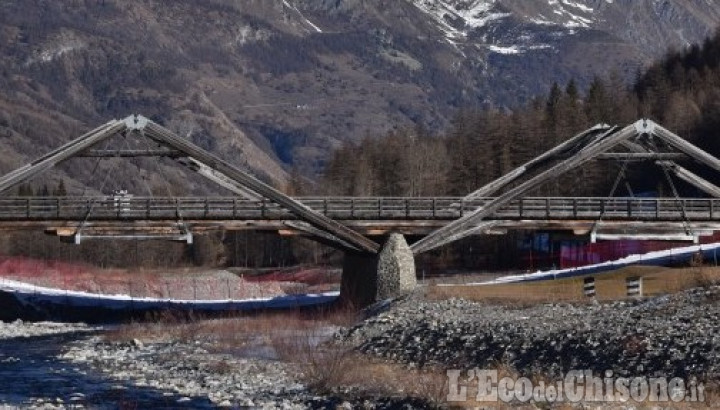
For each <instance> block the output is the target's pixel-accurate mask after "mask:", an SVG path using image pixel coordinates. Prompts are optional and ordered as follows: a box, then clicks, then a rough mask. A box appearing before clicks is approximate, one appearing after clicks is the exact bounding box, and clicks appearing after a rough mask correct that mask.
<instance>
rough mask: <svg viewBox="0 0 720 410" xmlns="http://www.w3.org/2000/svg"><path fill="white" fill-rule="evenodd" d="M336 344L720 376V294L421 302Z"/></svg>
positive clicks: (550, 371)
mask: <svg viewBox="0 0 720 410" xmlns="http://www.w3.org/2000/svg"><path fill="white" fill-rule="evenodd" d="M337 339H338V341H339V342H340V343H346V344H350V345H351V346H353V347H355V348H357V349H358V350H359V351H361V352H364V353H368V354H371V355H375V356H380V357H383V358H387V359H391V360H394V361H399V362H403V363H409V364H411V365H412V366H423V365H426V364H440V365H443V366H448V367H452V368H460V369H470V368H473V367H479V368H496V367H497V365H498V364H500V363H502V364H508V365H510V366H512V367H513V368H515V369H516V370H518V371H519V372H521V373H523V374H529V375H532V374H538V373H543V374H547V375H550V376H558V375H560V374H561V373H564V372H567V371H568V370H571V369H592V370H594V371H605V370H613V371H614V372H615V374H617V375H633V376H637V375H655V374H658V375H660V374H661V375H665V376H671V375H672V376H679V377H688V376H697V377H698V378H700V379H701V380H717V379H718V378H719V377H720V290H719V289H717V288H714V289H710V290H707V289H694V290H690V291H686V292H682V293H679V294H676V295H672V296H662V297H656V298H651V299H646V300H638V301H623V302H612V303H604V304H597V303H595V304H593V303H590V304H579V305H572V304H544V305H538V306H533V307H527V308H519V307H507V306H497V305H488V304H481V303H474V302H468V301H465V300H457V299H455V300H446V301H427V300H422V299H421V298H420V297H419V296H413V297H411V298H409V299H406V300H402V301H398V302H396V303H395V304H393V305H392V306H390V307H389V308H388V309H387V310H385V311H384V312H383V313H380V314H378V315H376V316H373V317H371V318H369V319H367V320H365V321H364V322H362V323H360V324H358V325H356V326H354V327H352V328H349V329H347V330H345V331H343V332H340V333H339V334H338V335H337Z"/></svg>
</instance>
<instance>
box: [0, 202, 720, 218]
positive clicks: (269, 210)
mask: <svg viewBox="0 0 720 410" xmlns="http://www.w3.org/2000/svg"><path fill="white" fill-rule="evenodd" d="M297 199H298V200H300V202H302V203H303V204H304V205H305V206H308V207H310V208H312V209H314V210H316V211H318V212H320V213H322V214H324V215H327V216H328V217H330V218H333V219H338V220H452V219H457V218H459V217H461V216H463V215H466V214H467V213H469V212H472V211H474V210H476V209H478V207H482V206H483V205H484V204H486V203H488V202H489V201H490V200H491V198H479V199H473V200H467V201H463V200H462V198H450V197H438V198H343V197H327V198H309V197H305V198H297ZM86 218H87V219H89V220H167V219H173V220H177V219H193V220H293V219H296V217H295V216H294V215H293V214H292V213H290V212H289V211H287V210H286V209H283V208H282V207H280V206H278V205H276V204H274V203H272V202H270V201H265V200H250V199H244V198H222V197H212V198H143V197H130V198H123V199H122V201H118V200H117V198H115V197H112V196H110V197H95V198H74V197H15V198H0V221H25V220H27V221H36V220H58V221H63V220H83V219H86ZM599 218H602V219H603V220H633V221H638V220H640V221H643V220H647V221H684V220H688V221H720V199H696V198H693V199H672V198H523V199H521V200H516V201H513V202H511V203H509V204H508V205H506V206H504V207H502V208H500V209H499V210H498V211H497V212H496V213H495V214H494V215H493V216H492V217H491V218H488V219H503V220H549V219H553V220H596V219H599Z"/></svg>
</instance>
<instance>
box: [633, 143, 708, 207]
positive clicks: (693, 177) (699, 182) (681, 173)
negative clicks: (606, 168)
mask: <svg viewBox="0 0 720 410" xmlns="http://www.w3.org/2000/svg"><path fill="white" fill-rule="evenodd" d="M623 145H624V146H625V147H627V148H628V149H630V151H633V153H635V154H654V153H656V151H657V148H655V147H648V146H647V145H645V144H642V145H641V144H636V143H632V142H628V141H626V142H624V143H623ZM655 163H656V164H657V165H659V166H660V167H663V168H666V169H668V170H670V171H671V172H672V173H673V174H675V176H677V177H678V178H680V179H682V180H683V181H685V182H687V183H688V184H690V185H693V186H695V187H696V188H698V189H700V190H701V191H703V192H705V193H706V194H708V195H710V196H713V197H716V198H720V187H718V186H717V185H715V184H713V183H712V182H710V181H708V180H706V179H705V178H702V177H701V176H699V175H697V174H695V173H694V172H692V171H690V170H688V169H686V168H684V167H681V166H680V165H678V164H677V163H676V162H675V161H663V160H660V161H655Z"/></svg>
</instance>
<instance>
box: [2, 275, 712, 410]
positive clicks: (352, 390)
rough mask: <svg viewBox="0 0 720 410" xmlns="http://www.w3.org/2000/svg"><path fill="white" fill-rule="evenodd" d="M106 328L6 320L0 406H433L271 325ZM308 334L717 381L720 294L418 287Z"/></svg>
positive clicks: (536, 367) (395, 359) (527, 370)
mask: <svg viewBox="0 0 720 410" xmlns="http://www.w3.org/2000/svg"><path fill="white" fill-rule="evenodd" d="M203 323H205V322H203ZM278 323H282V322H278ZM200 327H202V326H200ZM276 327H277V325H274V326H273V328H276ZM108 331H109V330H108V329H107V328H98V327H89V326H86V325H82V324H59V323H48V322H41V323H27V322H20V321H17V322H13V323H0V408H16V407H19V408H98V409H104V408H126V407H132V408H253V409H254V408H267V409H276V408H280V409H302V408H333V409H334V408H338V406H340V407H339V408H370V409H372V408H422V407H427V406H428V403H427V402H424V401H422V400H417V399H408V398H405V397H403V394H402V393H401V392H402V390H399V391H400V393H398V394H390V396H391V397H392V398H386V397H377V395H373V394H369V393H368V392H367V391H365V392H363V390H362V388H356V386H346V387H347V388H342V387H341V388H340V389H337V388H335V389H333V388H331V389H320V390H318V389H317V388H314V387H311V386H309V384H310V383H309V382H308V379H307V378H306V377H303V368H302V366H299V365H298V363H295V362H293V361H292V360H290V361H283V360H279V359H278V356H277V355H275V354H273V352H272V348H273V344H272V343H271V341H268V340H266V339H267V335H265V336H262V335H259V336H260V337H257V338H256V339H257V340H259V341H260V343H259V344H257V345H253V346H252V348H251V349H236V350H233V349H228V348H227V346H224V347H223V348H219V346H218V344H217V341H213V340H211V339H206V338H198V337H179V338H178V337H164V338H160V339H159V340H152V339H151V340H145V341H140V340H136V339H132V338H124V339H123V338H120V339H118V338H113V337H108V336H107V335H108ZM113 331H114V330H113ZM229 333H231V334H235V333H234V331H231V332H229ZM313 334H314V335H318V334H322V335H325V336H323V337H327V336H330V337H331V338H332V341H333V343H332V344H333V345H335V346H340V347H342V348H343V349H347V350H355V351H356V352H360V353H362V354H365V355H368V356H371V357H374V358H376V359H377V360H380V361H381V362H392V363H399V364H401V365H402V366H406V367H407V368H425V369H437V370H436V371H439V372H440V373H443V372H442V369H443V368H457V369H470V368H475V367H478V368H486V369H487V368H489V369H493V368H497V367H498V366H507V367H508V368H512V369H514V370H516V371H518V372H519V373H521V374H524V375H538V374H541V375H548V376H557V375H561V374H562V373H565V372H567V371H569V370H572V369H591V370H593V371H597V372H600V371H606V370H613V371H614V373H615V374H616V375H628V376H641V375H648V376H652V375H663V376H666V377H670V376H680V377H683V378H690V377H697V378H698V379H700V380H703V381H713V380H718V378H719V377H720V290H719V289H717V288H708V289H694V290H689V291H685V292H681V293H678V294H675V295H670V296H662V297H655V298H649V299H643V300H632V301H622V302H610V303H602V304H600V303H587V304H542V305H534V306H527V307H525V306H508V305H496V304H485V303H475V302H469V301H465V300H457V299H455V300H444V301H432V300H426V299H424V298H423V297H422V295H419V294H416V295H411V296H409V297H407V298H404V299H401V300H397V301H394V302H392V303H389V304H387V305H385V306H383V307H380V308H376V310H374V311H373V312H369V314H368V317H367V318H366V319H365V320H363V321H361V322H359V323H357V324H354V325H351V326H349V327H345V328H340V329H339V330H338V331H337V332H336V333H335V335H334V337H333V336H331V335H330V334H329V333H327V332H320V333H318V332H317V329H315V330H313ZM313 343H315V342H313ZM313 346H315V345H313ZM363 357H367V356H363ZM363 361H367V360H364V359H363ZM329 365H331V363H330V364H329ZM356 368H360V367H357V365H356ZM365 369H371V368H368V367H366V368H365ZM368 376H370V375H368ZM441 376H442V374H441ZM361 379H362V378H361ZM3 405H4V406H6V407H3Z"/></svg>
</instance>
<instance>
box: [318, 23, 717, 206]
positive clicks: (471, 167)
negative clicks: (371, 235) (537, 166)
mask: <svg viewBox="0 0 720 410" xmlns="http://www.w3.org/2000/svg"><path fill="white" fill-rule="evenodd" d="M639 118H650V119H652V120H654V121H656V122H658V123H660V124H662V125H663V126H664V127H666V128H668V129H670V130H672V131H674V132H676V133H678V134H679V135H681V136H682V137H683V138H686V139H688V140H689V141H691V142H693V143H695V144H697V145H699V146H700V147H701V148H704V149H706V150H708V151H709V152H710V153H711V154H713V155H716V156H717V155H720V137H719V136H718V134H719V133H720V31H718V32H717V33H716V34H715V35H714V36H712V37H711V38H708V39H707V40H706V41H705V42H704V43H703V44H702V45H695V46H692V47H690V48H688V49H686V50H683V51H671V52H669V53H668V54H667V55H666V56H665V57H664V58H663V59H661V60H660V61H659V62H658V63H656V64H654V65H652V66H651V67H649V68H648V69H647V70H646V71H645V72H644V73H641V74H638V76H637V78H636V80H635V81H634V83H633V84H631V85H628V84H626V82H625V81H623V79H622V78H621V77H620V76H619V75H618V74H613V73H611V74H610V75H608V76H607V77H606V78H601V77H597V78H595V79H594V80H593V81H592V82H591V83H590V84H589V86H588V87H587V88H586V89H585V90H582V91H581V90H580V89H579V87H578V85H577V84H576V82H575V81H570V82H569V83H567V84H565V85H562V86H561V85H559V84H557V83H556V84H553V85H552V87H551V88H550V91H549V92H548V94H547V95H545V96H542V97H538V98H535V99H533V100H532V101H529V102H528V103H527V104H526V105H524V106H521V107H519V108H517V109H513V110H508V109H493V108H490V109H488V108H478V109H463V110H460V112H458V113H457V115H456V116H455V118H454V119H453V120H452V122H451V127H450V129H449V130H448V131H447V132H445V133H443V134H440V135H431V134H430V133H429V132H428V131H427V130H425V129H423V128H422V127H415V128H406V129H401V130H394V131H392V132H390V133H388V134H387V135H384V136H381V137H366V138H365V139H363V140H362V141H360V142H359V143H354V144H353V143H351V144H347V145H345V146H343V147H341V148H339V149H337V150H335V151H334V152H333V153H332V155H331V157H330V159H329V161H328V162H327V165H326V167H325V170H324V174H323V176H322V181H323V183H321V184H318V185H317V187H318V189H316V191H317V192H315V193H319V194H327V195H358V196H361V195H362V196H374V195H377V196H438V195H464V194H467V193H469V192H472V191H473V190H475V189H477V188H478V187H480V186H482V185H484V184H485V183H487V182H490V181H492V180H494V179H496V178H498V177H500V176H502V175H504V174H505V173H507V172H509V171H511V170H512V169H513V168H515V167H517V166H519V165H521V164H522V163H524V162H526V161H528V160H530V159H531V158H534V157H536V156H537V155H539V154H541V153H542V152H544V151H546V150H548V149H550V148H552V147H553V146H555V145H557V144H559V143H561V142H562V141H564V140H566V139H569V138H571V137H572V136H573V135H575V134H577V133H578V132H580V131H583V130H585V129H587V128H589V127H591V126H593V125H595V124H598V123H606V124H612V125H620V126H625V125H627V124H630V123H632V122H634V121H635V120H637V119H639ZM619 168H620V167H619V164H612V163H609V162H601V161H597V162H593V163H588V164H584V165H583V166H582V167H581V168H580V169H579V170H577V171H575V172H572V173H569V174H567V175H564V176H563V177H562V178H560V179H559V180H558V181H554V182H553V183H550V184H549V186H545V187H543V188H542V194H543V195H544V196H547V195H577V196H584V195H597V196H608V194H609V193H610V191H611V189H612V186H614V185H615V182H616V180H617V179H618V178H617V176H618V175H619V171H620V170H619ZM648 170H649V168H648V167H647V166H645V167H643V166H640V167H639V168H637V169H636V170H635V172H634V173H630V174H629V175H628V176H627V185H628V187H630V186H632V185H634V186H635V187H636V188H635V191H636V192H635V193H637V191H650V192H654V193H658V194H659V193H661V192H662V191H665V190H667V189H668V187H667V186H666V184H667V181H663V180H662V179H661V178H660V177H659V176H658V174H655V173H650V172H648ZM628 189H629V190H631V189H630V188H628ZM631 192H632V190H631ZM665 192H667V191H665Z"/></svg>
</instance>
